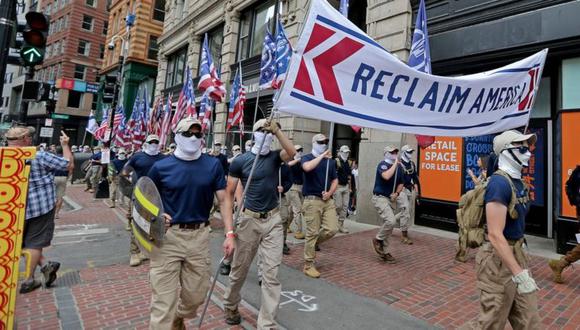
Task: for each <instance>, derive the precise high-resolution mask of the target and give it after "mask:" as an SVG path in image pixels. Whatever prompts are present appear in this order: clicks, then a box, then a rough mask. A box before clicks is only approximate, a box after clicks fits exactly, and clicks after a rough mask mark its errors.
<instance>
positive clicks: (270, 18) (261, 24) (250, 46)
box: [238, 0, 277, 60]
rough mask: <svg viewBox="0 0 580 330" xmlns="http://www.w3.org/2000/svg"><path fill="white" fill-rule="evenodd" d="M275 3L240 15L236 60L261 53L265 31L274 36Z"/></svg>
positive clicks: (269, 3)
mask: <svg viewBox="0 0 580 330" xmlns="http://www.w3.org/2000/svg"><path fill="white" fill-rule="evenodd" d="M276 6H277V4H276V2H275V1H272V0H270V1H268V2H266V3H265V4H263V5H261V6H258V7H255V8H253V9H250V10H247V11H246V12H244V13H242V17H241V21H240V34H239V40H238V60H243V59H246V58H249V57H252V56H257V55H260V54H261V53H262V44H263V42H264V36H265V35H266V29H270V32H271V33H272V34H274V32H275V31H274V28H275V23H276V22H275V21H276V17H275V13H276Z"/></svg>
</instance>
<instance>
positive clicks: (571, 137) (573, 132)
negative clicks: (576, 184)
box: [560, 112, 580, 218]
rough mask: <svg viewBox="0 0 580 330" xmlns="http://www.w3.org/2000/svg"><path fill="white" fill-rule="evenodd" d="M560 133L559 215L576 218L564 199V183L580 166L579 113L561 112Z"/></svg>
mask: <svg viewBox="0 0 580 330" xmlns="http://www.w3.org/2000/svg"><path fill="white" fill-rule="evenodd" d="M560 118H561V122H562V125H561V127H562V131H561V134H562V136H561V141H562V163H561V164H562V168H561V172H560V173H562V177H561V182H562V184H561V185H560V186H561V187H560V189H561V190H562V191H561V193H560V196H561V200H560V204H561V205H562V208H561V210H560V211H561V215H562V216H565V217H571V218H575V217H576V210H575V208H574V206H572V205H570V203H569V202H568V198H567V197H566V181H568V178H569V177H570V174H572V171H573V170H574V169H575V168H576V165H579V164H580V152H578V143H579V141H580V112H562V114H561V117H560Z"/></svg>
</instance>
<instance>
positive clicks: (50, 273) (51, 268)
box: [40, 261, 60, 288]
mask: <svg viewBox="0 0 580 330" xmlns="http://www.w3.org/2000/svg"><path fill="white" fill-rule="evenodd" d="M59 268H60V263H59V262H56V261H49V262H48V263H47V264H46V265H44V266H42V268H40V271H41V272H42V275H44V286H45V287H47V288H48V287H50V286H51V285H52V283H54V281H56V272H57V271H58V269H59Z"/></svg>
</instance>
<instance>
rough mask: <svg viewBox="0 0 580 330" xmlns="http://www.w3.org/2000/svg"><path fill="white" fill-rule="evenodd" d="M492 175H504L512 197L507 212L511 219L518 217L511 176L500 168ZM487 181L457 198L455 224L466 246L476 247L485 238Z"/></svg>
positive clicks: (516, 200)
mask: <svg viewBox="0 0 580 330" xmlns="http://www.w3.org/2000/svg"><path fill="white" fill-rule="evenodd" d="M494 175H501V176H503V177H505V178H506V179H507V180H508V182H509V184H510V187H511V188H512V198H511V201H510V204H509V205H508V212H509V215H510V217H511V218H512V219H516V218H517V217H518V212H517V211H516V209H515V207H516V204H517V203H518V198H517V194H516V188H515V186H514V184H513V182H512V180H511V178H510V177H509V176H508V175H507V173H505V172H504V171H502V170H497V171H496V172H495V173H494ZM487 183H488V181H487V180H486V181H484V182H482V183H481V184H479V185H477V186H475V188H474V189H472V190H470V191H468V192H466V193H465V194H463V195H462V196H461V199H459V207H458V208H457V211H456V214H457V225H458V226H459V236H461V237H464V239H465V240H466V241H467V247H469V248H472V249H473V248H477V247H479V246H481V245H482V244H483V241H484V239H485V229H484V224H485V190H486V189H487Z"/></svg>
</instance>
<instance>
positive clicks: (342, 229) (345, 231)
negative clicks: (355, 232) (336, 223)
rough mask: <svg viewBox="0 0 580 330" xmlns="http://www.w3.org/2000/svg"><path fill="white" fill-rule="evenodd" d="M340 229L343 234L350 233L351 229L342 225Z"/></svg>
mask: <svg viewBox="0 0 580 330" xmlns="http://www.w3.org/2000/svg"><path fill="white" fill-rule="evenodd" d="M338 231H339V232H340V233H343V234H348V233H350V231H348V229H346V228H344V227H340V228H339V229H338Z"/></svg>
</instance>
